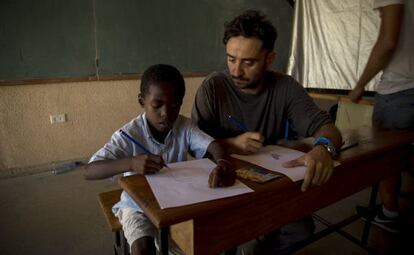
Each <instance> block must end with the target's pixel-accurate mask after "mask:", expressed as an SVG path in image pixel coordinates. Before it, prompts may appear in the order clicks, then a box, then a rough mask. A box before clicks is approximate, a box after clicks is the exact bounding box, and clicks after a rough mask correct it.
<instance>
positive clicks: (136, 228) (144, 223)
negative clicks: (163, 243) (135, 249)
mask: <svg viewBox="0 0 414 255" xmlns="http://www.w3.org/2000/svg"><path fill="white" fill-rule="evenodd" d="M115 216H116V217H117V218H118V219H119V222H120V223H121V225H122V230H123V231H124V235H125V238H126V240H127V242H128V244H129V247H131V246H132V243H133V242H134V241H136V240H138V239H139V238H142V237H144V236H152V237H153V238H154V240H155V238H156V237H157V229H156V228H155V226H154V225H153V224H152V223H151V221H150V220H149V219H148V218H147V216H146V215H145V214H143V213H141V212H136V211H135V210H133V209H131V208H121V209H119V210H118V212H117V213H116V215H115Z"/></svg>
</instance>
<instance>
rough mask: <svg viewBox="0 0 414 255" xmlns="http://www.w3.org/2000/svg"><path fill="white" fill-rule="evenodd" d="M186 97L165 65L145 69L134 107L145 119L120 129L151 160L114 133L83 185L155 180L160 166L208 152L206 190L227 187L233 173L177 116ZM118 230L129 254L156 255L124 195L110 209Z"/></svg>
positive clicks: (147, 226) (146, 226)
mask: <svg viewBox="0 0 414 255" xmlns="http://www.w3.org/2000/svg"><path fill="white" fill-rule="evenodd" d="M184 94H185V85H184V79H183V77H182V75H181V74H180V72H179V71H178V70H177V69H176V68H174V67H173V66H169V65H162V64H159V65H154V66H151V67H149V68H148V69H147V70H146V71H145V72H144V74H143V76H142V80H141V89H140V94H139V95H138V101H139V104H140V105H141V106H142V107H143V108H144V113H142V114H140V115H139V116H138V117H137V118H135V119H133V120H132V121H131V122H130V123H128V124H126V125H125V126H124V127H122V130H123V131H124V132H126V133H127V134H129V135H130V136H132V137H133V138H134V139H135V140H137V141H139V143H140V144H142V145H143V147H145V148H146V149H147V150H149V151H150V152H151V153H152V154H150V155H148V154H145V152H144V151H143V150H142V149H141V148H140V147H139V146H135V145H134V144H133V143H132V142H131V141H130V140H128V139H127V138H126V137H124V136H123V135H121V134H120V132H115V133H114V134H113V135H112V138H111V140H110V141H109V142H108V143H107V144H105V146H104V147H103V148H101V149H100V150H99V151H97V152H96V153H95V154H94V155H93V156H92V158H91V160H90V162H89V164H88V165H86V166H85V167H84V175H85V178H86V179H103V178H108V177H111V176H114V175H117V174H120V173H124V176H128V175H131V174H142V175H145V174H156V173H157V172H158V171H159V170H160V169H161V168H162V167H163V166H164V165H165V162H177V161H184V160H186V159H187V152H188V151H189V152H190V153H192V154H193V155H194V156H195V157H196V158H201V157H203V156H205V155H206V153H207V152H208V153H209V154H210V155H212V157H213V158H214V160H215V161H216V163H217V167H216V168H215V169H214V170H213V171H212V172H211V174H210V178H209V185H210V187H222V186H231V185H233V184H234V181H235V177H236V174H235V171H234V170H233V169H232V166H231V164H230V163H229V161H227V160H225V159H224V157H225V153H224V151H223V149H222V148H221V147H220V146H219V144H218V143H217V142H215V141H214V140H213V138H211V137H210V136H208V135H207V134H205V133H203V132H202V131H200V129H199V128H198V127H197V126H196V125H194V124H192V123H191V121H190V120H189V119H188V118H185V117H184V116H181V115H179V111H180V107H181V104H182V100H183V97H184ZM112 210H113V212H114V214H115V216H116V217H118V218H119V221H120V222H121V224H122V229H123V231H124V234H125V238H126V239H127V241H128V244H129V245H130V247H131V254H155V253H156V248H155V245H154V237H155V236H156V234H157V231H156V228H155V227H154V226H153V225H152V223H151V222H150V220H149V219H148V218H147V217H146V216H145V214H144V213H143V212H142V210H141V208H139V206H138V205H137V204H136V203H135V202H134V201H133V200H132V199H131V198H130V197H129V195H128V194H127V193H126V192H123V193H122V195H121V201H119V202H118V203H117V204H115V205H114V207H113V208H112Z"/></svg>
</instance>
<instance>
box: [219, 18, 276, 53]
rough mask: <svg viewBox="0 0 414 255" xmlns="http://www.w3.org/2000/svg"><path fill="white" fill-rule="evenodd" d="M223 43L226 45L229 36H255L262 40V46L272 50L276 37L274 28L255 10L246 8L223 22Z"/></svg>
mask: <svg viewBox="0 0 414 255" xmlns="http://www.w3.org/2000/svg"><path fill="white" fill-rule="evenodd" d="M224 27H225V31H224V37H223V43H224V44H225V45H226V44H227V42H228V41H229V40H230V38H231V37H237V36H240V35H241V36H243V37H246V38H249V37H256V38H257V39H259V40H260V41H262V42H263V48H265V49H269V50H273V48H274V47H275V42H276V38H277V31H276V28H275V27H274V26H273V25H272V23H271V22H270V21H269V20H268V19H267V18H266V16H265V15H264V14H263V13H262V12H260V11H257V10H247V11H245V12H244V13H242V14H241V15H239V16H237V17H235V18H234V19H233V20H231V21H230V22H226V23H225V24H224Z"/></svg>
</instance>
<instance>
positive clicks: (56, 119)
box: [49, 113, 66, 124]
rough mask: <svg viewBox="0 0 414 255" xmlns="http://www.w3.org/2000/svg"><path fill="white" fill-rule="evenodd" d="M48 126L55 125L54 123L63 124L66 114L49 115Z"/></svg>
mask: <svg viewBox="0 0 414 255" xmlns="http://www.w3.org/2000/svg"><path fill="white" fill-rule="evenodd" d="M49 118H50V124H56V123H63V122H66V114H64V113H63V114H56V115H50V116H49Z"/></svg>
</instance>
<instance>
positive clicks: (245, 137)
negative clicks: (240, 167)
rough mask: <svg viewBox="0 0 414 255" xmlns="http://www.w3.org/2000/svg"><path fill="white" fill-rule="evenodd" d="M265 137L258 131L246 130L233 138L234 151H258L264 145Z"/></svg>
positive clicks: (242, 152) (249, 152)
mask: <svg viewBox="0 0 414 255" xmlns="http://www.w3.org/2000/svg"><path fill="white" fill-rule="evenodd" d="M263 141H264V137H263V135H262V134H260V133H258V132H246V133H243V134H241V135H239V136H236V137H234V138H232V142H231V143H232V145H233V148H234V152H235V153H237V154H252V153H256V152H257V151H258V150H260V148H262V147H263Z"/></svg>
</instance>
